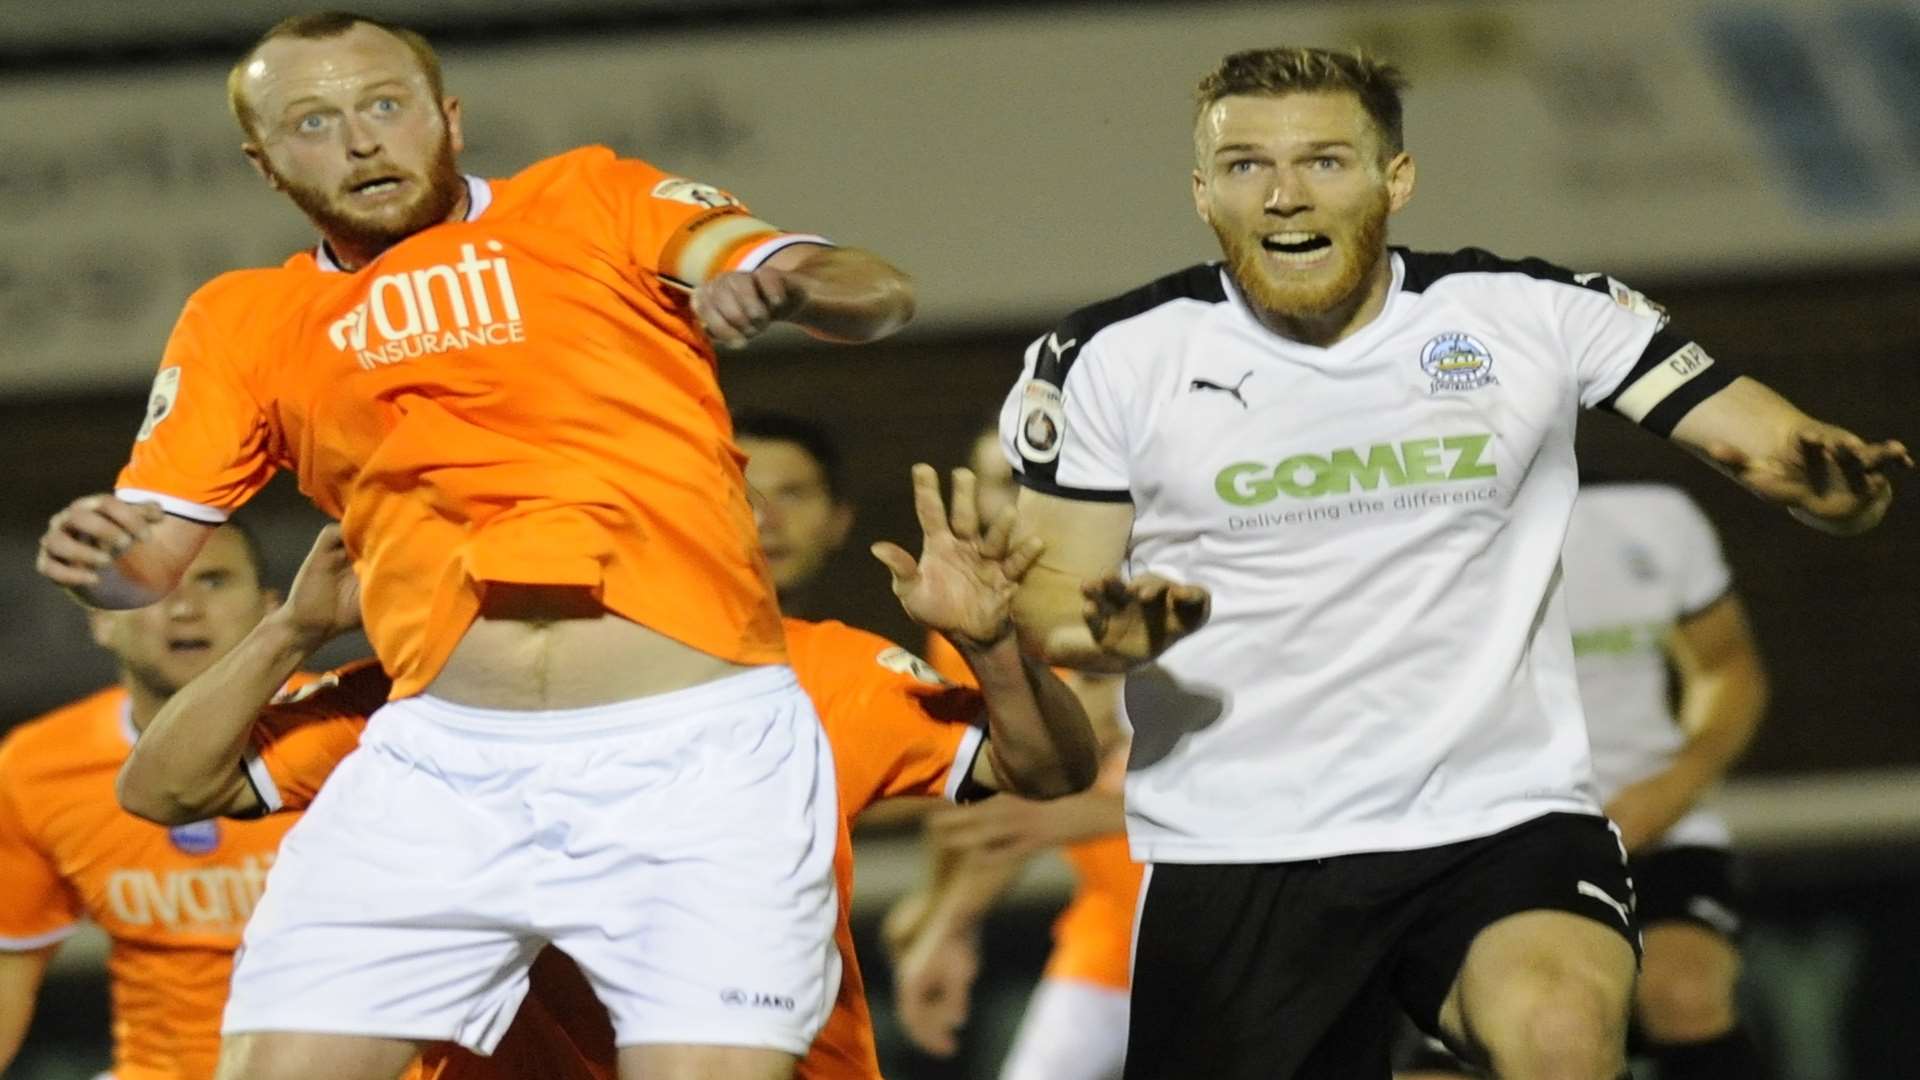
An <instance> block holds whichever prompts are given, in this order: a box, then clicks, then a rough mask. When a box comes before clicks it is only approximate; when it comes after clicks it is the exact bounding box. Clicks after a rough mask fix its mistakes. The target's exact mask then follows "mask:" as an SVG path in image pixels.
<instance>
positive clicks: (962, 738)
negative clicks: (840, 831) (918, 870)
mask: <svg viewBox="0 0 1920 1080" xmlns="http://www.w3.org/2000/svg"><path fill="white" fill-rule="evenodd" d="M817 629H818V632H817V633H816V634H815V635H814V636H815V637H816V639H817V640H815V641H813V642H810V643H808V646H807V647H804V648H797V649H795V650H794V652H793V657H794V668H795V671H796V672H797V673H799V676H800V683H801V685H802V686H803V687H806V688H807V690H808V693H809V695H811V696H813V699H814V703H815V704H816V706H818V707H819V709H820V713H821V716H820V720H821V723H822V725H824V726H825V728H826V730H827V738H828V740H829V741H830V742H832V744H833V759H834V769H835V771H836V773H838V775H839V777H840V797H841V812H842V813H843V814H847V815H849V816H851V815H853V814H856V813H858V812H859V811H860V810H862V809H865V808H866V807H868V806H870V805H872V804H873V803H876V802H879V801H880V800H882V799H889V798H895V797H898V796H904V795H922V796H931V797H935V798H939V797H942V796H944V797H947V798H953V797H954V796H955V794H957V792H958V790H959V787H960V784H961V783H962V781H964V780H965V779H966V775H967V772H968V771H969V770H970V769H971V768H972V766H973V757H974V755H975V754H976V753H978V751H979V748H980V742H981V739H982V737H983V736H984V732H983V730H982V729H981V728H979V727H976V726H975V724H976V723H977V722H978V721H979V720H980V719H981V717H982V716H983V712H982V706H981V700H980V692H979V691H978V690H975V689H973V688H971V687H967V686H957V685H954V684H952V683H949V682H947V681H945V680H944V679H942V678H941V677H940V676H939V674H938V673H936V672H935V671H934V670H933V669H932V667H931V666H929V665H928V664H927V662H926V661H924V660H922V659H920V658H919V657H917V656H915V655H913V654H912V653H910V652H908V651H907V650H905V649H902V648H900V647H899V646H897V645H894V644H893V643H892V642H889V641H888V640H887V639H885V638H883V637H880V636H879V635H877V634H869V633H867V632H866V631H864V630H856V629H854V628H852V627H850V626H844V625H841V624H838V623H822V624H817ZM793 640H794V639H793V638H792V636H791V635H790V636H789V641H790V642H792V641H793ZM823 684H824V685H827V686H830V687H831V692H830V693H827V694H824V695H814V694H813V687H814V686H817V685H823Z"/></svg>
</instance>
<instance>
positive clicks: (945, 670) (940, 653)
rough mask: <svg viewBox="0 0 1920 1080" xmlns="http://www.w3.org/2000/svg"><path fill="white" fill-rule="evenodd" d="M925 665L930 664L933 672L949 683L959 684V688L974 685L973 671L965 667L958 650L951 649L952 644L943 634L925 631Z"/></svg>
mask: <svg viewBox="0 0 1920 1080" xmlns="http://www.w3.org/2000/svg"><path fill="white" fill-rule="evenodd" d="M927 663H929V664H932V665H933V670H935V671H937V672H939V673H940V677H941V678H943V679H945V680H947V681H948V682H950V683H959V684H960V685H961V686H972V685H973V684H974V681H975V680H974V677H973V669H972V668H970V667H968V666H967V662H966V661H965V660H964V659H962V658H961V656H960V650H959V649H956V648H954V647H953V642H951V641H948V640H947V636H946V635H945V634H938V633H935V632H933V631H931V630H929V631H927Z"/></svg>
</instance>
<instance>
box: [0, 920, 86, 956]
mask: <svg viewBox="0 0 1920 1080" xmlns="http://www.w3.org/2000/svg"><path fill="white" fill-rule="evenodd" d="M78 929H80V920H78V919H75V920H74V921H72V922H70V923H68V924H67V925H65V926H63V927H61V928H60V929H58V930H49V931H47V932H46V933H44V934H35V935H33V936H32V937H18V938H17V937H0V952H32V951H33V950H35V949H44V948H46V947H47V946H49V945H53V944H57V943H59V942H62V941H65V940H67V939H68V938H70V937H72V936H73V934H74V931H76V930H78Z"/></svg>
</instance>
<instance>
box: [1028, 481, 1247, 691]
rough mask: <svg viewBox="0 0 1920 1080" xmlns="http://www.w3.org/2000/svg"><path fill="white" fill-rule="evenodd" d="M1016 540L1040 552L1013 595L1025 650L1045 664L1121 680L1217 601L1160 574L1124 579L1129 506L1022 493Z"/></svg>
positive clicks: (1200, 620) (1196, 623) (1196, 624)
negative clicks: (1034, 544) (1037, 547)
mask: <svg viewBox="0 0 1920 1080" xmlns="http://www.w3.org/2000/svg"><path fill="white" fill-rule="evenodd" d="M1017 513H1018V515H1019V523H1018V527H1017V531H1016V537H1017V539H1018V540H1019V541H1021V542H1026V541H1038V542H1039V543H1040V544H1041V545H1042V551H1041V555H1040V559H1039V561H1038V562H1037V563H1036V564H1035V565H1034V567H1033V569H1032V570H1031V571H1029V572H1028V574H1027V577H1026V579H1025V580H1024V581H1023V582H1021V586H1020V591H1019V593H1018V594H1017V595H1016V596H1015V597H1014V603H1013V618H1014V625H1015V626H1016V627H1018V629H1019V634H1020V641H1021V645H1022V647H1023V648H1025V649H1026V650H1027V651H1028V652H1030V653H1032V654H1034V655H1036V656H1038V657H1040V658H1041V659H1043V660H1044V661H1045V662H1047V663H1049V664H1055V665H1058V666H1060V667H1070V668H1077V669H1080V670H1083V671H1095V672H1107V673H1120V672H1124V671H1126V670H1127V669H1129V668H1132V667H1135V666H1137V665H1139V664H1143V663H1146V662H1148V661H1150V660H1152V659H1153V658H1155V657H1157V656H1159V655H1160V654H1161V653H1162V652H1165V651H1166V650H1167V649H1168V648H1169V647H1170V646H1172V645H1173V644H1174V643H1175V642H1177V641H1179V640H1180V639H1181V638H1184V637H1186V636H1187V635H1188V634H1190V633H1192V632H1194V631H1195V630H1198V629H1199V628H1200V627H1201V626H1202V625H1203V624H1205V622H1206V621H1207V616H1208V614H1209V612H1210V610H1211V607H1212V597H1211V596H1210V595H1209V594H1208V592H1207V591H1206V590H1205V589H1203V588H1201V587H1199V586H1197V585H1185V584H1181V583H1178V582H1174V581H1169V580H1167V579H1166V578H1163V577H1161V576H1159V575H1157V574H1142V575H1139V576H1137V577H1134V578H1131V579H1123V578H1122V577H1121V576H1120V574H1119V566H1120V561H1121V559H1122V558H1124V557H1125V555H1126V550H1127V538H1128V536H1129V535H1130V534H1131V533H1132V531H1133V505H1132V504H1131V503H1126V502H1106V501H1098V502H1096V501H1087V500H1080V499H1072V498H1063V497H1061V496H1058V495H1049V494H1045V493H1043V492H1039V491H1035V490H1032V489H1031V488H1027V489H1022V490H1021V492H1020V498H1019V501H1018V504H1017Z"/></svg>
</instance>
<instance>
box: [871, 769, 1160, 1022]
mask: <svg viewBox="0 0 1920 1080" xmlns="http://www.w3.org/2000/svg"><path fill="white" fill-rule="evenodd" d="M985 757H986V755H984V754H982V755H981V758H980V759H976V760H977V761H979V760H983V759H985ZM1125 773H1126V748H1125V747H1124V746H1121V747H1116V748H1115V750H1114V751H1113V752H1112V753H1110V754H1109V755H1108V757H1107V761H1106V764H1105V765H1103V766H1102V768H1101V771H1100V778H1099V779H1098V780H1097V781H1096V782H1095V785H1094V787H1093V788H1092V789H1090V790H1088V791H1084V792H1081V793H1079V794H1077V795H1069V796H1067V797H1065V798H1062V799H1055V800H1052V801H1050V802H1029V801H1027V800H1024V799H1019V798H1017V797H1015V796H1010V795H1000V796H996V797H995V798H991V799H988V800H986V801H984V802H981V803H977V804H974V805H971V806H962V807H955V808H952V809H946V810H937V811H935V812H934V813H933V814H931V815H929V816H928V820H927V833H928V837H929V839H930V840H931V841H932V871H931V874H930V877H929V880H928V883H927V884H926V886H924V887H923V888H922V889H920V890H918V891H916V892H913V893H910V894H908V895H907V896H906V897H903V898H902V899H901V900H900V901H899V902H898V903H896V904H895V905H894V906H893V908H892V909H890V910H889V911H888V913H887V918H886V921H885V923H884V924H883V926H882V933H883V938H884V941H885V944H886V947H887V950H888V952H889V954H890V955H891V956H892V957H893V961H894V1003H895V1008H896V1010H897V1012H898V1014H899V1017H900V1024H901V1028H902V1029H903V1030H904V1031H906V1033H907V1035H908V1037H909V1038H911V1039H912V1040H913V1042H914V1044H915V1045H916V1046H918V1047H920V1049H922V1050H924V1051H926V1052H927V1053H929V1054H933V1055H935V1056H937V1057H950V1056H952V1055H953V1054H954V1053H955V1052H956V1051H958V1049H959V1041H958V1033H959V1029H960V1028H961V1027H962V1026H964V1025H965V1023H966V1020H967V1014H968V1012H969V997H970V993H971V990H972V987H973V979H974V975H975V974H976V973H977V971H978V969H979V952H980V928H981V924H982V923H984V922H985V920H986V917H987V914H988V913H989V912H991V911H992V910H993V908H994V906H995V905H996V904H998V903H999V901H1000V899H1001V898H1002V897H1003V896H1005V895H1006V893H1007V891H1008V890H1009V889H1011V888H1012V887H1013V886H1014V884H1015V883H1016V882H1018V881H1019V880H1020V877H1021V875H1022V874H1023V873H1024V872H1025V871H1026V867H1027V863H1028V862H1029V861H1030V860H1031V858H1032V857H1033V855H1034V854H1035V853H1036V852H1038V851H1041V850H1044V849H1045V848H1047V847H1051V846H1055V845H1058V844H1065V843H1074V842H1077V841H1080V840H1090V839H1094V838H1097V837H1102V836H1110V835H1113V834H1115V833H1119V832H1123V831H1124V830H1125V828H1126V816H1125V812H1124V810H1123V809H1122V806H1121V796H1120V788H1121V783H1122V780H1123V779H1124V776H1125ZM973 779H974V782H975V783H976V784H979V785H981V786H985V787H992V786H993V780H994V778H993V776H992V775H991V773H990V772H988V773H986V774H985V775H983V774H982V772H981V766H980V765H979V764H976V766H975V772H974V776H973Z"/></svg>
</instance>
